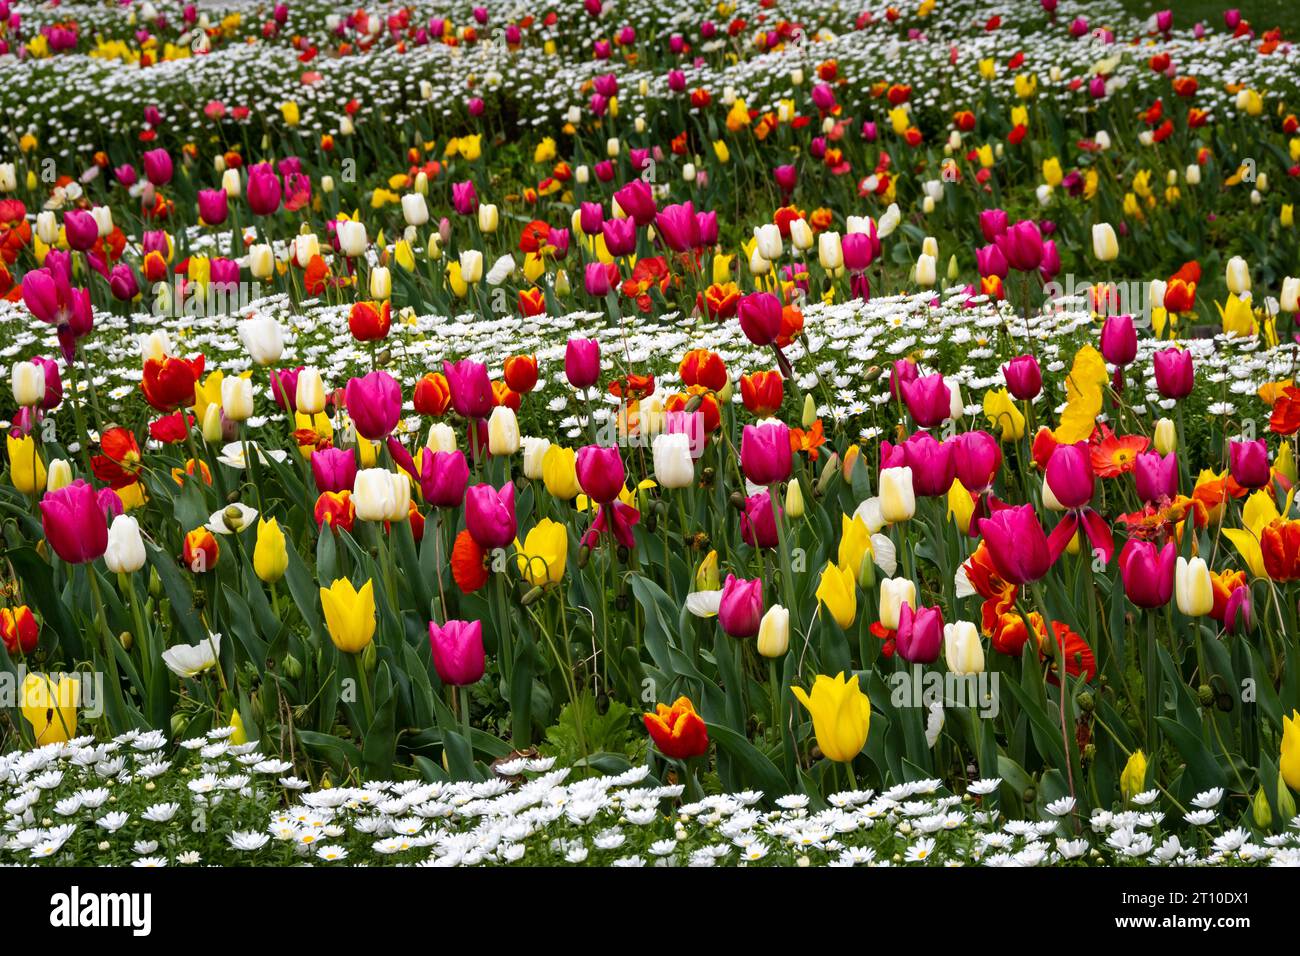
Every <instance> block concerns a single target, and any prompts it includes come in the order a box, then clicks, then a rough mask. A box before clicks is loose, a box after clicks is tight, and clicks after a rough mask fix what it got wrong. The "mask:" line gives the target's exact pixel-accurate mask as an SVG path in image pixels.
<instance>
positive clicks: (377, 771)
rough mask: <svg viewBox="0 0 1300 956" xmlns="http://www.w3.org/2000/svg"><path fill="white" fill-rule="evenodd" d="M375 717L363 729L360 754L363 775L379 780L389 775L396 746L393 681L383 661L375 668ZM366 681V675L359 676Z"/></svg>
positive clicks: (395, 705) (395, 699)
mask: <svg viewBox="0 0 1300 956" xmlns="http://www.w3.org/2000/svg"><path fill="white" fill-rule="evenodd" d="M374 677H375V718H374V720H372V721H371V722H370V726H369V727H368V728H367V729H366V735H365V738H364V740H363V741H362V745H361V757H362V760H363V761H364V765H365V770H366V775H367V776H369V777H370V779H372V780H382V779H386V778H388V777H390V776H391V775H392V769H393V755H394V753H395V751H396V748H397V730H396V725H397V720H396V716H395V715H396V711H397V697H396V695H395V694H394V693H393V682H392V678H391V676H390V674H389V671H388V665H387V664H384V665H381V666H380V667H378V668H376V670H375V674H374ZM361 679H362V680H365V679H366V678H365V675H362V677H361Z"/></svg>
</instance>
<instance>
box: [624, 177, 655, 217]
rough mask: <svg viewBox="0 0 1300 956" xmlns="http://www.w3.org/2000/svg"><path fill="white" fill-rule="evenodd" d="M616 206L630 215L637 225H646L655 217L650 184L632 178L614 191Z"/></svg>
mask: <svg viewBox="0 0 1300 956" xmlns="http://www.w3.org/2000/svg"><path fill="white" fill-rule="evenodd" d="M614 199H615V201H616V202H617V203H618V208H619V209H622V210H623V212H624V213H626V214H627V215H628V216H629V217H631V218H632V219H633V220H634V221H635V222H636V224H637V225H638V226H648V225H649V224H650V223H652V222H654V218H655V212H656V211H657V210H656V207H655V197H654V194H653V193H652V192H651V191H650V184H649V183H648V182H645V181H644V180H641V179H634V180H632V181H631V182H630V183H628V184H627V185H626V186H624V187H623V188H622V189H619V190H617V191H616V192H615V193H614Z"/></svg>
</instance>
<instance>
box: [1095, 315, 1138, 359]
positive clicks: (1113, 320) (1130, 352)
mask: <svg viewBox="0 0 1300 956" xmlns="http://www.w3.org/2000/svg"><path fill="white" fill-rule="evenodd" d="M1137 345H1138V340H1137V328H1136V327H1135V326H1134V325H1133V316H1131V315H1109V316H1107V317H1106V321H1105V322H1103V323H1102V326H1101V354H1102V357H1103V358H1105V359H1106V361H1107V362H1109V363H1110V364H1111V365H1117V366H1119V367H1120V368H1123V367H1124V366H1126V365H1128V364H1129V363H1130V362H1132V361H1133V359H1135V358H1136V357H1137Z"/></svg>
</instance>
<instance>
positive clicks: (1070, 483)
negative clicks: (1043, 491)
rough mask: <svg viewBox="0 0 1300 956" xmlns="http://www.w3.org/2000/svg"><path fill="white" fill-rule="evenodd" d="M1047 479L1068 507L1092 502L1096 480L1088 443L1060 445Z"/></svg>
mask: <svg viewBox="0 0 1300 956" xmlns="http://www.w3.org/2000/svg"><path fill="white" fill-rule="evenodd" d="M1046 479H1047V484H1048V487H1050V488H1051V489H1052V494H1053V495H1055V496H1056V500H1057V501H1059V502H1060V503H1061V505H1062V506H1063V507H1065V508H1066V509H1067V510H1071V511H1072V510H1074V509H1077V508H1082V507H1083V506H1084V505H1086V504H1087V503H1088V502H1089V501H1091V500H1092V492H1093V486H1094V484H1095V479H1094V477H1093V473H1092V459H1091V457H1090V455H1089V452H1088V447H1087V443H1086V442H1080V443H1079V444H1077V445H1057V446H1056V448H1055V450H1053V452H1052V457H1051V458H1050V459H1048V462H1047V471H1046Z"/></svg>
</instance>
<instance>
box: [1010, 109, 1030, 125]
mask: <svg viewBox="0 0 1300 956" xmlns="http://www.w3.org/2000/svg"><path fill="white" fill-rule="evenodd" d="M1011 125H1012V126H1028V125H1029V110H1027V109H1025V108H1024V107H1023V106H1013V107H1011Z"/></svg>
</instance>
